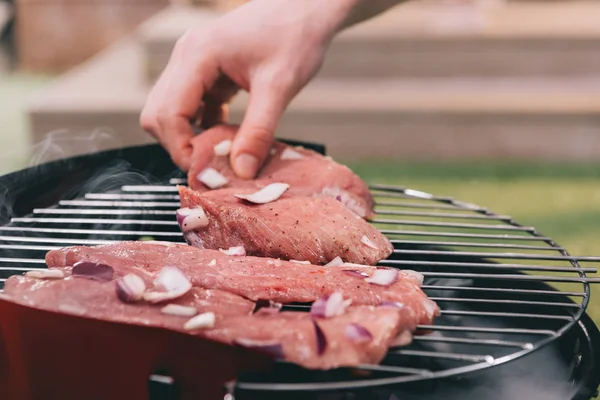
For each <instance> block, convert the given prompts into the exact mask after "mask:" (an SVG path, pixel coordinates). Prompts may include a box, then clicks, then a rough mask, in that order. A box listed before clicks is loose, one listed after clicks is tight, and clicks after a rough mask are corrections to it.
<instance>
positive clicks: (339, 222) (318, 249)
mask: <svg viewBox="0 0 600 400" xmlns="http://www.w3.org/2000/svg"><path fill="white" fill-rule="evenodd" d="M252 192H253V189H220V190H215V191H211V192H207V193H204V194H201V193H198V192H196V191H193V190H190V189H188V188H187V187H185V186H180V187H179V196H180V199H181V206H182V207H184V208H185V207H187V208H202V209H203V210H204V212H205V213H206V215H207V217H208V224H207V225H206V226H204V227H202V228H198V229H195V230H193V231H189V232H185V238H186V241H187V242H188V243H189V244H190V245H192V246H196V247H198V248H205V249H215V250H217V249H219V248H224V249H226V248H229V247H234V246H244V248H245V249H246V253H247V254H249V255H254V256H260V257H272V258H281V259H284V260H306V261H310V263H311V264H327V263H328V262H329V261H331V260H333V259H334V258H335V257H337V256H339V257H341V258H342V260H343V261H345V262H351V263H357V264H367V265H375V264H377V262H379V261H380V260H382V259H385V258H387V257H388V256H389V255H390V254H391V253H392V251H393V250H394V248H393V246H392V244H391V243H390V241H389V240H388V239H387V238H386V237H385V236H384V235H383V234H381V232H379V231H378V230H377V229H376V228H375V227H374V226H372V225H371V224H369V223H368V222H366V221H365V220H363V219H362V218H359V217H357V216H356V215H355V214H353V213H352V212H350V211H348V209H347V208H346V207H344V206H343V205H342V204H341V203H340V202H339V201H337V200H335V199H332V198H328V197H321V198H309V197H295V196H292V195H290V194H288V193H284V195H283V196H282V197H280V198H279V199H278V200H276V201H273V202H270V203H266V204H251V203H248V202H246V201H245V200H241V199H238V198H237V197H235V196H234V194H248V193H252Z"/></svg>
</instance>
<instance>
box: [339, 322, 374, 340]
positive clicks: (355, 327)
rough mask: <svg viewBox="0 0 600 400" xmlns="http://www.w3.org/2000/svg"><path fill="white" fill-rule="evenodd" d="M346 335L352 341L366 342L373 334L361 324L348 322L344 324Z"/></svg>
mask: <svg viewBox="0 0 600 400" xmlns="http://www.w3.org/2000/svg"><path fill="white" fill-rule="evenodd" d="M344 334H345V335H346V337H347V338H348V339H350V340H352V341H354V342H357V343H360V342H368V341H370V340H372V339H373V335H372V334H371V332H369V330H368V329H367V328H365V327H364V326H362V325H359V324H354V323H350V324H348V325H346V331H345V332H344Z"/></svg>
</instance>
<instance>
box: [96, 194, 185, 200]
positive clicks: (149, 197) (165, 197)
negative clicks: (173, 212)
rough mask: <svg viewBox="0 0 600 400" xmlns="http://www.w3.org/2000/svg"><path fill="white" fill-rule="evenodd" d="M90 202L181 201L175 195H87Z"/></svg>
mask: <svg viewBox="0 0 600 400" xmlns="http://www.w3.org/2000/svg"><path fill="white" fill-rule="evenodd" d="M85 198H86V199H88V200H179V195H176V194H175V195H173V194H125V193H87V194H86V195H85Z"/></svg>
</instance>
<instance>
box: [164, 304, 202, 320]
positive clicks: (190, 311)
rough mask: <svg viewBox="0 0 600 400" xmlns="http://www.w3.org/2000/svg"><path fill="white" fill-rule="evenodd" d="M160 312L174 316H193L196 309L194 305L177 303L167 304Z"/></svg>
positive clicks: (196, 311) (196, 312)
mask: <svg viewBox="0 0 600 400" xmlns="http://www.w3.org/2000/svg"><path fill="white" fill-rule="evenodd" d="M160 312H161V313H163V314H167V315H174V316H176V317H193V316H194V315H196V314H198V310H196V308H194V307H188V306H181V305H179V304H168V305H166V306H164V307H163V308H161V309H160Z"/></svg>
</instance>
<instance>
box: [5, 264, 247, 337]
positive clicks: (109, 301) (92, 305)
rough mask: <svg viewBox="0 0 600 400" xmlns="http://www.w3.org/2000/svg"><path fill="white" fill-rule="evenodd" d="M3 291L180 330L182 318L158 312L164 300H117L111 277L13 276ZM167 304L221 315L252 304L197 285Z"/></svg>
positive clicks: (45, 305) (44, 304)
mask: <svg viewBox="0 0 600 400" xmlns="http://www.w3.org/2000/svg"><path fill="white" fill-rule="evenodd" d="M4 293H5V294H8V295H10V296H11V297H13V298H14V299H16V300H17V302H19V303H21V304H24V305H29V306H32V307H37V308H42V309H46V310H50V311H61V312H64V313H65V314H74V315H80V316H87V317H91V318H97V319H103V320H110V321H119V322H127V323H131V324H135V325H152V326H157V327H164V328H170V329H181V322H182V317H178V316H173V315H166V314H162V313H161V312H160V309H161V308H163V307H164V306H165V304H166V303H161V304H156V305H150V304H147V303H144V307H139V306H138V303H123V302H122V301H120V300H119V299H118V298H117V295H116V289H115V281H114V280H112V281H96V280H91V279H87V278H82V277H75V276H69V274H67V277H66V278H64V279H35V278H28V277H26V276H19V275H15V276H11V277H10V278H9V279H7V280H6V283H5V286H4ZM169 303H170V304H178V305H182V306H188V307H195V308H196V309H197V310H198V313H204V312H208V311H212V312H214V313H215V315H218V316H219V317H221V318H223V317H226V316H231V315H248V314H250V313H252V311H253V310H254V307H255V304H254V303H253V302H252V301H250V300H246V299H244V298H242V297H240V296H236V295H234V294H231V293H227V292H222V291H220V290H206V289H202V288H198V287H194V288H192V289H191V290H190V291H189V292H188V293H187V294H185V295H184V296H182V297H180V298H178V299H175V300H172V301H170V302H169ZM183 321H185V319H184V320H183Z"/></svg>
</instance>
